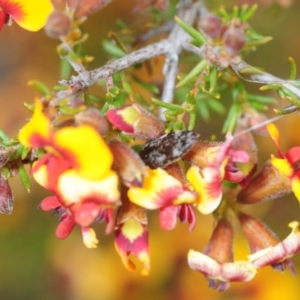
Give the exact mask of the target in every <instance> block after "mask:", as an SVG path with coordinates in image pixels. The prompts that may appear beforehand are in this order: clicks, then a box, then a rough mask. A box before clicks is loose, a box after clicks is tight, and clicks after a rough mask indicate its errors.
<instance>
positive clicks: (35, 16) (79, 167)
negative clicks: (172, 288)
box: [0, 0, 300, 291]
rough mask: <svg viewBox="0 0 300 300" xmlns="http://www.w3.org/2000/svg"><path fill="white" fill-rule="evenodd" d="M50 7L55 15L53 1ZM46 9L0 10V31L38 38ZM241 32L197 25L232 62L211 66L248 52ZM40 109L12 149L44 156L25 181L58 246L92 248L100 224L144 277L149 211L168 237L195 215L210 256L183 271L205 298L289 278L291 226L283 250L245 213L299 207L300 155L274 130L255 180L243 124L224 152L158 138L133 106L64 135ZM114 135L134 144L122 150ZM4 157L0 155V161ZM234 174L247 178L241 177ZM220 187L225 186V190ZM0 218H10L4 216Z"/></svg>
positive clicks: (89, 118) (181, 134)
mask: <svg viewBox="0 0 300 300" xmlns="http://www.w3.org/2000/svg"><path fill="white" fill-rule="evenodd" d="M67 2H68V4H69V5H71V4H72V3H73V4H74V5H75V2H76V3H77V4H76V13H77V16H78V17H80V16H82V14H87V11H89V12H90V6H89V3H88V2H84V1H82V2H80V1H74V2H73V1H67ZM94 2H95V3H97V7H98V6H99V5H102V4H103V1H96V0H95V1H94ZM104 2H107V1H104ZM52 3H56V6H58V3H60V1H52ZM52 3H51V1H48V0H44V1H36V0H32V1H24V0H12V1H1V0H0V29H1V27H2V25H3V24H7V23H10V21H11V18H13V19H14V20H15V21H16V22H17V23H18V24H19V25H20V26H22V27H23V28H25V29H27V30H32V31H36V30H39V29H40V28H41V27H43V26H44V25H45V22H46V20H47V18H48V16H49V15H50V13H51V12H52V10H53V5H52ZM61 3H63V4H66V1H61ZM82 3H83V4H82ZM84 3H87V4H84ZM95 3H94V4H95ZM156 3H157V4H159V3H160V4H164V3H165V2H164V1H156ZM81 4H82V5H81ZM74 10H75V6H74ZM83 12H84V13H83ZM56 17H57V15H54V17H53V15H52V21H53V23H52V25H53V24H54V25H55V24H56V22H57V19H56ZM59 20H61V18H60V19H59ZM68 24H69V23H68ZM243 26H244V24H242V23H234V24H231V26H229V27H228V26H227V27H224V28H223V27H222V26H221V23H220V20H219V19H218V18H217V17H215V16H213V15H208V16H207V17H206V18H204V19H203V20H202V24H201V27H202V29H203V31H204V33H206V35H208V36H209V37H211V38H212V39H217V40H222V45H223V44H224V45H225V48H226V49H225V50H226V51H225V52H224V53H225V54H226V55H227V54H228V53H229V58H228V57H227V56H226V55H225V54H224V53H223V54H224V55H225V56H224V55H223V60H221V61H217V63H218V64H219V65H222V66H227V62H228V59H230V61H229V63H232V62H234V61H235V58H236V56H234V55H233V56H232V54H236V53H237V52H238V51H239V50H240V49H241V48H242V47H243V45H244V43H245V38H244V32H243V29H244V28H243ZM52 27H53V26H52ZM52 27H51V30H52V29H53V28H52ZM54 27H55V26H54ZM66 28H67V30H69V27H68V26H67V27H66ZM52 33H53V32H52ZM232 41H234V43H233V42H232ZM208 50H210V48H208ZM221 50H222V49H221ZM208 54H209V58H210V60H212V61H213V62H214V63H215V61H214V60H215V53H213V52H211V51H208ZM232 59H233V60H232ZM46 106H47V103H46V102H41V101H39V100H38V101H36V106H35V111H34V114H33V117H32V119H31V121H30V122H29V123H28V124H26V125H25V126H24V127H23V128H22V129H21V130H20V133H19V141H20V143H22V144H23V145H24V146H26V147H28V148H38V149H42V150H43V152H42V154H40V155H39V157H38V159H36V161H35V162H34V163H33V165H32V169H31V173H32V175H33V177H34V179H35V180H36V181H37V182H38V183H39V184H40V185H42V186H43V187H44V188H46V189H47V190H49V191H50V192H51V193H52V195H51V196H49V197H46V198H45V199H43V201H42V202H41V204H40V208H41V209H42V210H44V211H49V210H54V211H55V213H56V214H58V215H60V222H59V225H58V226H57V229H56V236H57V237H58V238H66V237H67V236H68V235H69V234H70V233H71V231H72V230H73V228H74V227H75V226H76V225H78V226H80V228H81V231H82V236H83V242H84V244H85V245H86V246H87V247H88V248H94V247H96V246H97V243H98V240H97V238H96V234H95V231H94V230H93V228H92V227H91V226H92V225H93V224H94V223H96V222H106V223H107V225H106V230H105V232H106V234H110V233H112V232H114V234H115V247H116V250H117V252H118V253H119V255H120V257H121V259H122V261H123V263H124V265H125V266H126V267H127V268H128V269H129V270H132V271H133V270H135V265H134V263H133V262H132V261H131V260H130V258H129V256H130V255H133V256H135V257H136V258H137V259H138V260H139V261H140V262H141V263H142V265H143V268H142V271H141V274H142V275H147V274H148V273H149V271H150V258H149V245H148V231H147V215H146V210H154V209H159V216H160V225H161V227H162V228H163V229H166V230H170V229H173V228H174V227H175V226H176V222H177V218H179V220H180V221H181V222H187V223H188V224H189V230H190V231H192V230H193V228H194V227H195V224H196V213H197V211H198V212H200V213H202V214H210V213H214V216H215V218H216V226H215V229H214V231H213V234H212V237H211V239H210V241H209V243H208V246H207V247H206V249H205V250H204V251H203V253H201V252H197V251H194V250H190V251H189V253H188V263H189V266H190V267H191V268H192V269H195V270H197V271H199V272H201V273H203V274H204V275H205V276H206V278H207V279H208V281H209V285H210V287H211V288H215V289H218V290H220V291H223V290H226V289H227V288H228V287H229V284H230V282H232V281H249V280H251V279H252V278H253V277H254V276H255V274H256V272H257V269H259V268H261V267H264V266H268V265H270V266H272V267H274V268H275V269H278V270H281V271H283V270H284V269H285V267H286V265H288V266H289V267H290V269H291V271H292V272H294V267H293V263H292V262H291V260H290V257H292V256H293V255H294V254H295V253H296V252H298V251H299V250H300V233H299V230H298V222H292V223H290V225H289V226H290V227H291V228H292V233H291V234H290V235H289V236H288V237H287V238H286V239H284V240H283V241H282V242H281V241H280V240H279V239H278V238H277V237H276V236H275V234H274V233H273V232H271V230H270V229H268V228H267V227H266V225H265V224H264V223H263V222H262V221H260V220H259V219H256V218H254V217H252V216H249V215H248V214H246V213H244V212H243V206H245V205H247V204H254V203H257V202H260V201H264V200H268V199H274V198H276V197H279V196H282V195H284V194H286V193H290V192H291V191H293V192H294V193H295V195H296V197H297V198H298V199H299V200H300V178H299V176H300V173H299V163H298V162H299V159H300V147H294V148H292V149H290V150H289V151H288V152H287V153H284V152H282V151H281V149H280V147H279V133H278V131H277V129H276V127H275V126H274V125H273V124H270V125H268V128H267V129H268V132H269V134H270V136H271V138H272V139H273V141H274V142H275V145H276V146H277V148H278V157H274V156H272V157H271V159H270V160H269V161H267V162H266V164H265V165H264V166H263V168H262V169H261V171H260V172H259V173H258V174H257V175H256V176H255V177H254V174H255V172H256V167H257V158H256V149H255V143H254V141H253V138H252V135H251V134H250V133H247V134H244V135H239V134H238V132H239V130H243V129H244V128H247V127H248V124H246V125H245V124H244V125H245V126H244V125H241V124H240V125H239V126H238V128H237V131H236V135H235V136H231V135H227V136H226V140H225V141H224V142H223V143H212V142H203V141H200V140H198V136H197V134H195V133H194V132H191V131H176V132H171V133H165V131H166V129H165V127H164V124H163V123H162V122H161V121H159V120H158V119H157V118H156V117H155V116H153V115H152V114H150V113H149V112H148V111H147V110H145V109H144V108H142V107H140V106H139V105H136V104H132V105H126V106H124V107H120V108H112V109H110V110H109V111H108V112H107V114H106V116H105V117H104V116H102V115H101V114H100V113H99V111H98V110H96V109H89V108H88V109H87V110H86V111H84V112H82V113H79V114H77V115H76V116H75V117H74V119H73V120H71V121H70V122H69V123H68V124H69V125H68V126H59V125H57V124H56V126H54V125H53V122H52V121H53V120H52V119H51V118H50V117H49V116H48V115H47V114H46V112H45V111H46V110H45V108H46ZM241 121H245V120H241ZM246 121H247V118H246ZM243 126H244V127H243ZM119 131H122V132H124V133H125V134H127V136H131V137H133V139H132V140H129V142H126V143H125V142H123V141H122V140H121V138H120V134H119ZM141 141H143V144H142V145H141V146H140V145H139V144H138V142H141ZM141 148H142V149H141ZM133 149H136V151H134V150H133ZM5 151H6V150H5V149H4V148H0V153H2V152H3V153H4V152H5ZM3 157H4V158H5V159H2V158H3ZM6 162H7V155H2V154H1V155H0V165H1V166H4V165H5V163H6ZM239 164H242V165H243V170H244V171H241V170H240V169H239V167H238V165H239ZM245 170H246V171H245ZM224 181H227V182H231V185H230V186H226V185H224ZM0 189H1V191H4V190H5V191H6V194H5V198H3V199H2V198H1V197H2V194H3V193H2V194H1V197H0V204H1V203H2V202H3V201H4V202H5V201H6V202H7V200H8V199H9V200H11V199H12V194H11V191H10V189H9V186H8V185H7V182H6V179H5V180H4V179H3V178H1V180H0ZM2 200H3V201H2ZM8 202H10V201H8ZM1 205H2V204H1ZM0 209H1V210H2V211H7V212H10V211H11V208H10V207H4V208H2V207H1V208H0ZM115 212H116V215H115ZM233 216H235V217H236V218H237V219H238V220H239V223H240V225H241V227H242V230H243V232H244V235H245V237H246V239H247V240H248V242H249V246H250V251H251V254H250V255H249V256H248V258H247V260H245V261H234V259H233V247H232V245H233V237H234V230H233V226H232V218H233Z"/></svg>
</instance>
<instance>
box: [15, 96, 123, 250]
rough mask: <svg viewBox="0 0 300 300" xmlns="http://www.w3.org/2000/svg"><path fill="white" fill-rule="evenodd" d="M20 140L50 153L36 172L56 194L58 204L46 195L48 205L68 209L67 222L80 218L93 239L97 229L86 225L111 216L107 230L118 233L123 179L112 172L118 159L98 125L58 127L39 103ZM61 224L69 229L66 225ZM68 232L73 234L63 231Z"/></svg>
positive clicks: (88, 234) (39, 162) (78, 221)
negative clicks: (116, 218) (117, 213)
mask: <svg viewBox="0 0 300 300" xmlns="http://www.w3.org/2000/svg"><path fill="white" fill-rule="evenodd" d="M19 140H20V142H21V143H22V144H24V145H26V146H27V147H37V148H43V149H45V150H46V151H47V153H46V154H45V155H44V156H43V157H42V158H40V159H39V160H38V161H37V162H35V163H34V164H33V167H32V174H33V177H34V178H35V180H36V181H37V182H38V183H40V184H41V185H42V186H44V187H45V188H46V189H48V190H50V191H51V192H53V193H54V194H55V196H56V198H57V203H55V200H54V199H53V198H52V199H50V200H49V198H48V200H47V199H45V203H43V205H42V206H41V208H42V209H43V208H44V209H49V208H50V207H51V205H52V207H53V208H54V209H58V210H59V211H63V218H62V222H66V223H67V224H71V223H72V221H74V222H75V223H76V224H78V225H80V226H81V227H82V230H83V231H84V233H85V236H90V237H91V239H92V240H93V239H94V238H93V232H92V231H91V230H90V229H88V230H87V229H86V227H88V226H89V225H91V223H93V222H95V221H102V220H106V221H107V222H108V225H107V229H106V232H107V233H109V232H111V231H112V229H113V213H112V209H114V208H115V207H116V206H118V205H120V200H119V198H120V193H119V190H118V177H117V174H116V173H115V172H114V171H112V170H111V167H112V162H113V157H112V154H111V152H110V150H109V147H108V145H107V144H106V143H105V141H104V140H103V139H102V138H101V136H100V135H99V134H98V133H97V131H96V130H95V129H94V128H93V127H91V126H89V125H82V126H79V127H76V128H74V127H65V128H62V129H58V130H53V129H52V128H51V124H50V121H49V119H48V118H47V117H46V116H45V115H44V114H43V112H42V104H41V103H40V102H36V109H35V112H34V114H33V117H32V119H31V121H30V122H29V123H28V124H26V125H25V126H24V127H23V128H22V129H21V131H20V133H19ZM49 201H50V202H49ZM58 203H59V204H60V205H59V207H57V205H58ZM66 214H67V215H66ZM70 218H71V219H72V220H70ZM60 226H61V228H64V224H61V225H60ZM67 227H68V228H70V227H72V226H67ZM62 231H63V230H62ZM59 232H60V230H59ZM65 235H67V233H60V234H59V236H65ZM85 240H87V241H88V242H87V243H86V244H90V245H91V243H90V241H89V240H88V239H85ZM94 240H95V239H94Z"/></svg>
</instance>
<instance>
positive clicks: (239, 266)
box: [188, 219, 256, 292]
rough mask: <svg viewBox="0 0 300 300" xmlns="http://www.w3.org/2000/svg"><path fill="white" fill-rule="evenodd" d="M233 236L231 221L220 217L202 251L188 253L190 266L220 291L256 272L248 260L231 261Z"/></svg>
mask: <svg viewBox="0 0 300 300" xmlns="http://www.w3.org/2000/svg"><path fill="white" fill-rule="evenodd" d="M233 237H234V231H233V227H232V224H231V222H229V221H228V220H226V219H220V220H219V221H218V224H217V226H216V227H215V229H214V231H213V234H212V236H211V238H210V241H209V243H208V245H207V247H206V249H205V250H204V253H201V252H197V251H194V250H190V251H189V253H188V264H189V266H190V268H192V269H193V270H196V271H198V272H200V273H202V274H203V275H204V276H205V277H206V279H207V280H208V282H209V287H210V288H212V289H218V290H219V291H220V292H222V291H225V290H227V289H228V288H229V285H230V282H233V281H239V282H241V281H242V282H243V281H249V280H251V279H252V278H253V277H254V276H255V274H256V269H255V268H254V267H253V266H252V264H251V263H250V262H248V261H235V262H233V248H232V247H233Z"/></svg>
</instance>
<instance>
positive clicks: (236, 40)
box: [222, 26, 246, 55]
mask: <svg viewBox="0 0 300 300" xmlns="http://www.w3.org/2000/svg"><path fill="white" fill-rule="evenodd" d="M222 40H223V43H224V46H225V49H226V51H227V53H228V54H230V55H235V54H237V53H238V52H239V51H240V50H241V49H242V48H243V47H244V45H245V42H246V36H245V32H244V30H243V29H241V28H239V27H234V26H230V27H228V28H227V29H226V31H225V32H224V34H223V36H222Z"/></svg>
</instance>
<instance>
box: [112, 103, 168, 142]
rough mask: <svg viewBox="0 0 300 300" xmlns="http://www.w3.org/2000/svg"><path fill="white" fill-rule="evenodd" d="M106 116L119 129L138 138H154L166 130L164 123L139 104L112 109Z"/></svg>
mask: <svg viewBox="0 0 300 300" xmlns="http://www.w3.org/2000/svg"><path fill="white" fill-rule="evenodd" d="M106 117H107V119H108V121H109V122H110V123H111V124H113V125H114V126H115V127H117V128H118V129H119V130H122V131H124V132H125V133H127V134H130V135H132V136H134V137H136V138H140V139H145V140H153V139H155V138H157V137H159V136H161V135H162V134H163V132H164V124H163V123H162V122H161V121H160V120H159V119H157V118H156V117H155V116H154V115H152V114H151V113H150V112H148V111H147V110H146V109H145V108H143V107H142V106H139V105H137V104H132V105H125V106H123V107H120V108H116V109H111V110H109V111H108V112H107V114H106Z"/></svg>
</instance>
